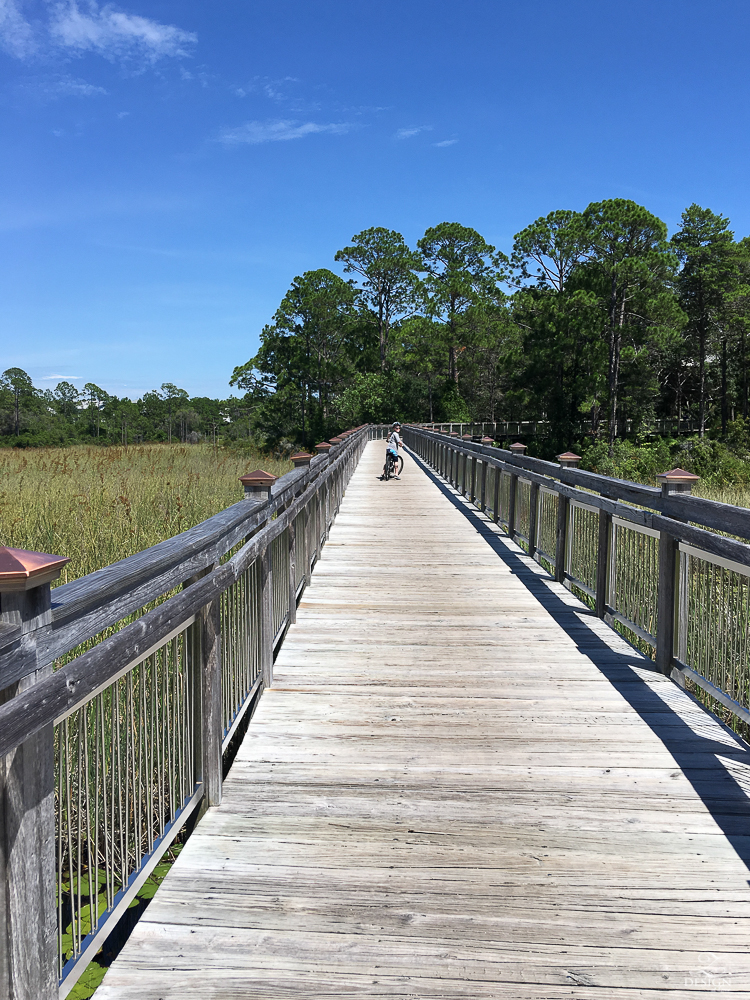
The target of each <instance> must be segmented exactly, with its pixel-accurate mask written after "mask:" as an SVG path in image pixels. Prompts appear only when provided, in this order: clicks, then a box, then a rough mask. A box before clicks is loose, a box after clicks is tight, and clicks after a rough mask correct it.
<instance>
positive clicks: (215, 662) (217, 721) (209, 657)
mask: <svg viewBox="0 0 750 1000" xmlns="http://www.w3.org/2000/svg"><path fill="white" fill-rule="evenodd" d="M211 569H215V567H211ZM209 572H210V571H209ZM199 620H200V636H201V638H200V643H201V668H202V669H201V719H202V727H201V758H202V775H203V805H204V807H206V806H218V805H221V790H222V789H221V786H222V761H221V756H222V754H221V744H222V737H223V735H224V734H223V729H224V727H223V725H222V721H223V720H222V711H221V708H222V691H221V597H216V598H214V600H213V601H211V603H210V604H207V605H206V606H205V607H204V608H203V609H202V611H201V614H200V619H199Z"/></svg>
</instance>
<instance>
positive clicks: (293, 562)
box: [287, 521, 297, 625]
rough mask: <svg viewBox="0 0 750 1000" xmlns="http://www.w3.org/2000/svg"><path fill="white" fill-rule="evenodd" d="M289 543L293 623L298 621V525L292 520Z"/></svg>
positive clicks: (290, 609)
mask: <svg viewBox="0 0 750 1000" xmlns="http://www.w3.org/2000/svg"><path fill="white" fill-rule="evenodd" d="M287 535H288V538H287V541H288V543H289V618H288V622H289V624H290V625H293V624H294V623H295V622H296V621H297V527H296V525H295V523H294V521H291V522H290V524H289V527H288V528H287Z"/></svg>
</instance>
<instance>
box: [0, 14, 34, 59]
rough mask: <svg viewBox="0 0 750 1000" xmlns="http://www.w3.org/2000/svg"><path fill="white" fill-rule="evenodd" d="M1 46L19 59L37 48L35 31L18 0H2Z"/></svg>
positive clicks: (0, 15)
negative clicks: (22, 11)
mask: <svg viewBox="0 0 750 1000" xmlns="http://www.w3.org/2000/svg"><path fill="white" fill-rule="evenodd" d="M0 47H2V48H3V49H5V51H6V52H9V53H10V54H11V55H12V56H16V58H17V59H25V58H26V57H27V56H30V55H32V54H33V53H34V51H35V50H36V40H35V38H34V31H33V29H32V27H31V25H30V24H29V22H28V21H27V20H26V18H25V17H24V16H23V14H22V13H21V5H20V3H19V2H18V0H0Z"/></svg>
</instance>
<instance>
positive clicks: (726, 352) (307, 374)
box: [231, 198, 750, 453]
mask: <svg viewBox="0 0 750 1000" xmlns="http://www.w3.org/2000/svg"><path fill="white" fill-rule="evenodd" d="M334 260H335V262H337V263H339V264H340V265H342V266H343V272H344V276H343V277H342V276H340V275H339V274H336V273H335V272H334V271H332V270H330V269H329V268H321V269H318V270H313V271H306V272H305V273H304V274H302V275H301V276H299V277H296V278H295V279H294V281H293V282H292V284H291V287H290V288H289V290H288V292H287V293H286V295H285V296H284V298H283V299H282V301H281V303H280V305H279V307H278V309H277V311H276V313H275V314H274V316H273V319H272V321H271V323H269V324H268V325H267V326H265V327H264V329H263V331H262V333H261V338H260V349H259V350H258V352H257V353H256V354H255V355H254V357H252V358H250V359H249V361H247V362H246V363H245V364H244V365H241V366H239V367H237V368H235V370H234V373H233V376H232V379H231V384H232V385H235V386H238V387H239V388H241V389H243V390H244V391H245V393H246V396H245V400H246V402H247V405H248V407H249V408H250V409H251V410H252V413H253V417H252V422H253V426H254V427H255V429H256V432H257V433H258V434H260V435H261V436H262V437H263V438H264V439H266V440H275V439H279V438H284V437H285V438H290V439H295V440H297V441H299V442H300V443H302V444H305V445H310V444H313V443H314V442H315V441H317V440H320V439H321V438H326V437H327V436H329V433H331V432H333V431H335V430H336V429H337V428H339V427H340V426H342V425H346V426H351V425H354V424H360V423H364V422H366V421H377V422H382V421H390V420H392V419H395V418H399V419H401V420H415V421H448V420H451V421H465V422H468V421H477V422H478V421H498V420H505V419H507V420H518V419H524V420H541V421H546V422H547V423H546V426H547V427H548V428H549V433H548V439H547V441H546V442H545V446H544V447H543V450H546V451H552V450H554V449H555V448H563V447H570V446H572V445H573V444H574V443H575V442H576V440H579V441H580V439H581V435H582V434H583V433H585V434H587V435H590V436H591V437H592V438H593V439H594V440H595V441H598V442H606V444H607V446H608V448H609V451H610V453H611V452H612V450H613V448H614V445H615V442H616V441H617V439H618V438H623V437H625V436H626V435H630V436H631V437H636V438H637V437H638V436H639V435H643V434H644V433H646V432H647V431H648V429H649V428H650V427H651V426H652V425H653V423H654V421H655V420H657V419H664V418H672V419H673V420H675V421H681V422H682V423H683V424H684V423H685V422H686V421H690V422H691V424H692V426H694V427H695V429H696V431H697V433H698V435H699V436H700V437H704V436H705V435H706V434H707V433H709V432H710V433H712V434H714V435H715V436H718V435H722V434H723V435H726V434H727V429H728V425H729V423H730V422H732V421H736V420H737V419H738V418H742V419H744V420H747V418H748V402H749V400H748V395H749V388H750V387H749V374H748V324H749V322H750V239H748V238H745V239H740V240H736V239H735V236H734V233H733V232H732V230H731V229H730V223H729V220H728V219H727V218H725V217H724V216H722V215H718V214H716V213H714V212H712V211H711V210H709V209H706V208H701V207H700V206H698V205H691V206H690V207H689V208H688V209H686V210H685V212H683V214H682V218H681V223H680V227H679V229H678V230H677V232H675V233H674V234H673V235H672V236H671V237H669V235H668V232H667V226H666V224H665V223H664V222H662V221H661V219H659V218H657V217H656V216H655V215H653V214H652V213H651V212H649V211H648V210H647V209H646V208H644V207H643V206H641V205H638V204H636V203H635V202H633V201H629V200H625V199H620V198H616V199H610V200H606V201H601V202H595V203H592V204H591V205H589V206H588V207H587V208H586V209H585V210H584V211H583V212H574V211H568V210H559V211H555V212H551V213H550V214H549V215H547V216H545V217H542V218H539V219H537V220H536V221H535V222H533V223H532V224H531V225H530V226H528V227H526V228H525V229H523V230H522V231H521V232H519V233H518V234H517V235H516V236H515V238H514V242H513V248H512V252H511V254H510V255H506V254H504V253H502V252H500V251H498V250H497V249H496V248H495V247H493V246H492V245H491V244H489V243H488V242H487V241H486V240H485V239H484V238H483V237H482V236H481V235H480V234H479V233H478V232H477V231H476V230H474V229H472V228H470V227H467V226H463V225H460V224H458V223H452V222H444V223H441V224H439V225H437V226H434V227H432V228H430V229H428V230H427V231H426V233H425V234H424V236H423V237H422V238H421V239H419V240H418V241H417V243H416V246H415V247H413V248H411V247H409V246H408V245H407V243H406V241H405V240H404V238H403V236H402V235H401V234H400V233H398V232H395V231H393V230H389V229H385V228H382V227H374V228H371V229H367V230H365V231H364V232H361V233H359V234H357V235H356V236H354V237H353V238H352V243H351V245H350V246H347V247H344V248H343V249H341V250H339V251H338V253H336V254H335V257H334Z"/></svg>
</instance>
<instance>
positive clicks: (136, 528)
mask: <svg viewBox="0 0 750 1000" xmlns="http://www.w3.org/2000/svg"><path fill="white" fill-rule="evenodd" d="M258 468H262V469H265V470H266V472H271V473H273V474H274V475H276V476H282V475H283V474H284V473H285V472H289V471H290V469H292V468H293V466H292V463H291V462H288V461H278V460H276V459H273V458H268V457H267V456H265V455H262V454H260V453H259V452H256V451H251V450H245V451H237V450H230V449H223V448H216V449H214V448H213V447H212V446H211V445H202V444H197V445H167V444H143V445H129V446H128V447H127V448H113V447H109V448H97V447H73V448H35V449H24V450H20V449H15V448H3V449H0V544H2V545H8V546H10V547H11V548H18V549H29V550H31V551H34V552H49V553H52V554H53V555H60V556H68V557H69V558H70V560H71V561H70V563H69V564H68V566H67V568H66V570H65V571H63V575H62V577H61V579H60V581H59V582H60V583H65V582H66V581H68V580H73V579H75V578H76V577H79V576H85V575H86V574H87V573H91V572H92V571H93V570H95V569H100V568H101V567H102V566H107V565H109V564H110V563H113V562H117V560H118V559H123V558H125V556H129V555H133V553H135V552H140V551H141V550H142V549H146V548H148V547H149V546H151V545H155V544H156V543H157V542H160V541H162V540H163V539H165V538H171V537H172V536H173V535H177V534H179V533H180V532H181V531H185V530H186V529H187V528H191V527H193V526H194V525H196V524H198V523H199V522H200V521H204V520H205V519H206V518H208V517H211V515H212V514H216V513H218V512H219V511H220V510H223V509H224V508H225V507H228V506H230V505H231V504H233V503H236V502H237V501H238V500H241V499H242V495H243V492H242V485H241V484H240V482H239V477H240V476H241V475H243V474H244V473H246V472H252V471H253V470H255V469H258Z"/></svg>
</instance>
